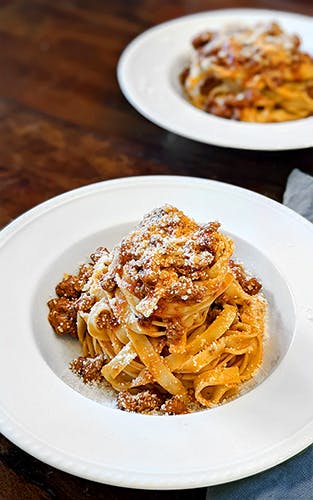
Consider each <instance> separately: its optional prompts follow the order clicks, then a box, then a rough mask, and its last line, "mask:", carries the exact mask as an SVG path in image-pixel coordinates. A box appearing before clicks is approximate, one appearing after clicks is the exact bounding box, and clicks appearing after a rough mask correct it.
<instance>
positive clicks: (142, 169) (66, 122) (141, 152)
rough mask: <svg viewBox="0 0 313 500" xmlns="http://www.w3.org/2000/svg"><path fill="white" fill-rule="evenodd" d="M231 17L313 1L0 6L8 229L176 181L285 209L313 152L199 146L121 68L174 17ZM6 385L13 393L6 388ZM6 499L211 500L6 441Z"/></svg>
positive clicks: (0, 202) (1, 157) (3, 191)
mask: <svg viewBox="0 0 313 500" xmlns="http://www.w3.org/2000/svg"><path fill="white" fill-rule="evenodd" d="M224 7H225V8H227V7H228V8H229V7H230V8H232V7H258V8H271V9H278V10H287V11H293V12H300V13H304V14H309V15H312V14H313V4H312V1H311V0H251V1H250V0H246V1H235V0H207V1H201V0H185V1H183V0H173V1H168V0H129V1H127V0H124V1H123V0H107V1H106V0H103V1H100V0H90V1H88V0H64V1H59V2H58V1H53V0H37V1H36V0H12V1H4V0H2V1H1V0H0V48H1V50H0V74H1V77H0V226H5V225H6V224H8V223H9V222H10V221H12V220H13V219H15V218H16V217H17V216H19V215H20V214H22V213H23V212H25V211H26V210H28V209H30V208H31V207H33V206H34V205H36V204H38V203H40V202H42V201H44V200H47V199H49V198H51V197H52V196H55V195H57V194H60V193H62V192H65V191H67V190H69V189H73V188H76V187H79V186H83V185H86V184H89V183H92V182H96V181H100V180H105V179H112V178H117V177H125V176H133V175H145V174H175V175H190V176H196V177H204V178H208V179H217V180H221V181H224V182H228V183H233V184H236V185H238V186H242V187H246V188H248V189H251V190H253V191H257V192H259V193H263V194H265V195H266V196H269V197H271V198H273V199H276V200H278V201H281V199H282V194H283V191H284V187H285V183H286V179H287V176H288V174H289V173H290V171H291V170H292V169H293V168H295V167H297V168H300V169H301V170H303V171H304V172H308V173H311V174H313V152H312V149H306V150H298V151H286V152H255V151H240V150H234V149H226V148H219V147H215V146H208V145H205V144H200V143H197V142H194V141H191V140H188V139H184V138H182V137H179V136H177V135H175V134H172V133H169V132H167V131H165V130H163V129H161V128H159V127H157V126H156V125H154V124H152V123H150V122H148V121H147V120H146V119H144V118H143V117H142V116H141V115H139V114H138V113H137V112H136V111H135V110H134V109H133V108H132V107H131V106H130V105H129V103H128V102H127V101H126V100H125V98H124V97H123V95H122V94H121V92H120V90H119V87H118V84H117V80H116V64H117V61H118V58H119V56H120V54H121V52H122V50H123V49H124V48H125V46H126V45H127V44H128V43H129V42H130V41H131V40H132V39H133V38H134V37H135V36H136V35H138V34H139V33H141V32H142V31H144V30H145V29H147V28H149V27H151V26H153V25H155V24H158V23H160V22H163V21H166V20H169V19H173V18H175V17H177V16H181V15H186V14H190V13H193V12H199V11H204V10H209V9H217V8H224ZM1 382H2V383H5V381H3V380H2V381H1ZM0 454H1V463H0V499H4V500H6V499H8V500H21V499H22V500H28V499H43V500H46V499H56V498H57V499H58V498H60V499H77V500H79V499H102V498H103V499H108V500H115V499H120V498H129V499H135V498H136V499H171V500H176V499H177V500H178V499H180V500H185V499H186V500H187V499H191V500H193V499H196V500H200V499H204V498H205V494H206V490H205V489H204V488H202V489H197V490H188V491H171V492H166V491H141V490H139V491H136V490H130V489H123V488H117V487H111V486H107V485H101V484H97V483H94V482H92V481H87V480H84V479H80V478H77V477H74V476H71V475H70V474H67V473H64V472H61V471H58V470H56V469H54V468H53V467H50V466H49V465H46V464H44V463H42V462H40V461H38V460H36V459H35V458H33V457H31V456H30V455H28V454H27V453H25V452H24V451H22V450H21V449H19V448H18V447H16V446H15V445H14V444H12V443H10V442H9V441H8V440H7V439H6V438H5V437H3V436H2V437H1V438H0Z"/></svg>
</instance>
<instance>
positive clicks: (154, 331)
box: [48, 205, 266, 414]
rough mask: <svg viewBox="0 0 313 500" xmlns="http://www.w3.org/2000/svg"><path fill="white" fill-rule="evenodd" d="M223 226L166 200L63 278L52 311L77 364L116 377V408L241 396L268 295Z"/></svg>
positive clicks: (175, 407) (197, 404)
mask: <svg viewBox="0 0 313 500" xmlns="http://www.w3.org/2000/svg"><path fill="white" fill-rule="evenodd" d="M219 226H220V224H219V223H217V222H211V223H209V224H204V225H201V224H197V223H196V222H195V221H194V220H192V219H190V218H189V217H187V216H186V215H185V214H184V213H183V212H181V211H180V210H178V209H176V208H174V207H172V206H169V205H165V206H163V207H161V208H157V209H155V210H153V211H152V212H150V213H148V214H147V215H146V216H145V217H144V218H143V220H142V222H141V223H140V224H139V225H138V226H137V227H136V228H135V230H134V231H132V232H131V233H130V234H129V235H128V236H126V237H125V238H124V239H123V240H122V241H121V243H120V244H119V245H117V246H116V247H115V248H114V249H113V251H112V252H109V251H108V250H107V249H105V248H103V247H100V248H99V249H98V250H97V251H96V252H95V253H94V254H92V255H91V257H90V258H91V262H90V263H89V264H87V265H84V266H82V267H81V268H80V271H79V273H78V275H77V276H71V275H65V276H64V278H63V280H62V281H61V282H60V283H59V284H58V285H57V287H56V293H57V297H56V298H54V299H52V300H51V301H49V303H48V305H49V309H50V312H49V321H50V323H51V325H52V327H53V328H54V330H55V332H56V333H58V334H66V333H69V334H71V335H73V336H77V337H78V340H79V342H80V344H81V347H82V356H81V357H79V358H78V359H77V360H74V361H73V362H72V364H71V367H72V369H73V370H74V371H75V372H76V373H78V374H79V375H81V376H82V377H83V379H84V380H85V381H100V382H101V381H103V380H104V381H105V382H106V383H108V384H110V386H111V387H113V388H114V389H115V390H116V392H117V404H118V407H119V408H121V409H124V410H128V411H138V412H142V413H151V412H159V413H167V414H177V413H187V412H190V411H193V410H196V409H199V408H209V407H212V406H214V405H217V404H220V403H223V402H224V401H227V400H229V399H231V398H233V397H235V396H236V395H237V394H238V392H239V390H240V388H241V386H242V384H243V382H245V381H246V380H249V379H251V377H253V375H254V373H255V372H256V370H257V368H258V367H259V366H260V364H261V362H262V352H263V336H264V328H265V312H266V302H265V299H264V298H263V297H262V296H261V294H260V293H259V291H260V288H261V285H260V284H259V282H258V281H257V280H256V279H255V278H248V277H247V276H246V273H245V271H244V269H243V267H242V265H240V264H236V263H235V262H234V261H233V260H232V259H231V257H232V254H233V250H234V243H233V241H232V239H231V238H229V237H228V236H226V235H225V234H223V233H221V232H220V231H219Z"/></svg>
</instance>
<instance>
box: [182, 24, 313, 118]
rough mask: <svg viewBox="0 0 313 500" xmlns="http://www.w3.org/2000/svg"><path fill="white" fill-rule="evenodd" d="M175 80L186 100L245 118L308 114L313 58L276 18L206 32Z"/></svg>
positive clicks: (195, 41) (221, 113) (311, 100)
mask: <svg viewBox="0 0 313 500" xmlns="http://www.w3.org/2000/svg"><path fill="white" fill-rule="evenodd" d="M192 43H193V47H194V49H195V50H194V53H193V56H192V58H191V62H190V64H189V65H188V66H187V67H186V68H185V69H184V70H183V72H182V73H181V75H180V80H181V83H182V86H183V89H184V92H185V94H186V96H187V98H188V99H189V100H190V102H191V103H192V104H193V105H194V106H196V107H197V108H200V109H202V110H204V111H206V112H208V113H211V114H214V115H216V116H220V117H223V118H229V119H234V120H241V121H246V122H260V123H265V122H284V121H288V120H297V119H300V118H305V117H307V116H311V115H312V114H313V58H312V57H311V56H310V55H309V54H306V53H304V52H301V50H300V39H299V37H298V36H297V35H289V34H287V33H285V32H284V31H283V30H282V28H281V27H280V26H279V25H278V24H277V23H275V22H272V23H270V24H257V25H255V26H253V27H245V26H230V27H226V28H225V29H224V30H220V31H216V32H214V31H207V32H203V33H201V34H199V35H198V36H196V37H195V38H194V39H193V41H192Z"/></svg>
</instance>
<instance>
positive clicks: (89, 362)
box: [70, 354, 107, 384]
mask: <svg viewBox="0 0 313 500" xmlns="http://www.w3.org/2000/svg"><path fill="white" fill-rule="evenodd" d="M106 362H107V359H106V357H105V356H104V355H103V354H99V355H98V356H96V357H95V358H90V357H85V356H80V357H79V358H77V359H74V360H73V361H72V362H71V364H70V368H71V369H72V370H73V372H74V373H76V374H77V375H79V376H80V377H81V378H82V379H83V381H84V382H85V384H86V383H91V382H101V381H102V380H103V377H102V375H101V369H102V367H103V365H104V364H105V363H106Z"/></svg>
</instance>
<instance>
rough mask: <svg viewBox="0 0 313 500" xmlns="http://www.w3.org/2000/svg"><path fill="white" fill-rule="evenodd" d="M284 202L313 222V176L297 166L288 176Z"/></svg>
mask: <svg viewBox="0 0 313 500" xmlns="http://www.w3.org/2000/svg"><path fill="white" fill-rule="evenodd" d="M283 203H284V205H286V206H287V207H289V208H292V209H293V210H295V211H296V212H298V213H299V214H301V215H303V217H306V218H307V219H308V220H309V221H311V222H313V177H312V176H311V175H308V174H305V173H303V172H301V170H299V169H298V168H295V169H294V170H293V171H292V172H291V174H290V175H289V177H288V180H287V186H286V190H285V193H284V196H283Z"/></svg>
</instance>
